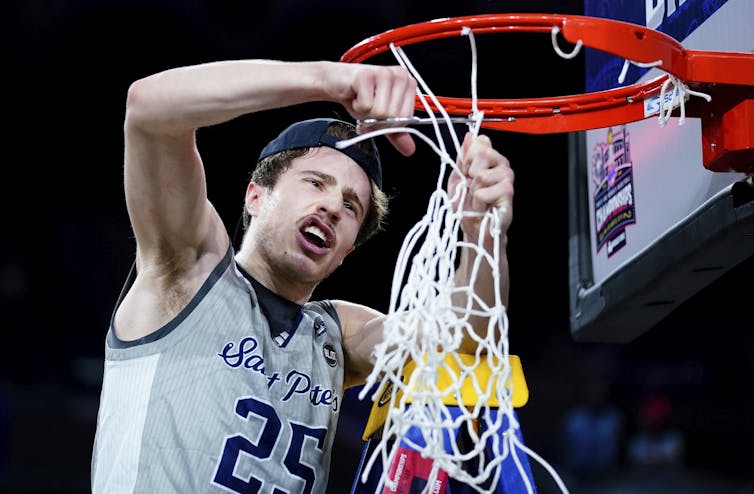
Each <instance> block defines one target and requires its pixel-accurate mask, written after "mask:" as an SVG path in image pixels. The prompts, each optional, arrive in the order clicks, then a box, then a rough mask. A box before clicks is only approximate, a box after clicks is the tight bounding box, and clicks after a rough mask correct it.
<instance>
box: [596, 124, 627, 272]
mask: <svg viewBox="0 0 754 494" xmlns="http://www.w3.org/2000/svg"><path fill="white" fill-rule="evenodd" d="M591 170H592V181H593V183H594V187H595V189H594V225H595V234H596V241H597V252H599V251H600V250H602V248H603V247H605V248H606V251H607V257H610V256H612V255H613V254H615V253H616V252H618V251H619V250H620V249H622V248H623V247H624V246H625V245H626V227H627V226H628V225H633V224H634V223H636V208H635V206H634V179H633V164H632V162H631V146H630V139H629V135H628V132H626V126H625V125H623V126H620V127H616V128H609V129H608V130H607V137H606V139H605V141H603V142H598V143H596V144H595V146H594V149H593V150H592V163H591Z"/></svg>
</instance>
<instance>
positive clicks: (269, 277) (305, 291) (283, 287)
mask: <svg viewBox="0 0 754 494" xmlns="http://www.w3.org/2000/svg"><path fill="white" fill-rule="evenodd" d="M235 260H236V262H237V263H238V264H239V265H240V266H241V267H242V268H243V269H244V271H246V272H247V273H249V274H250V275H251V276H252V277H253V278H254V279H255V280H257V281H258V282H259V283H260V284H262V285H263V286H264V287H265V288H267V289H268V290H270V291H271V292H273V293H275V294H277V295H279V296H280V297H282V298H284V299H286V300H289V301H291V302H293V303H296V304H298V305H304V304H305V303H306V302H308V301H309V299H310V298H311V296H312V293H313V292H314V289H315V288H316V286H317V285H316V283H315V284H312V283H307V282H302V281H301V280H300V279H294V278H293V277H287V276H285V274H284V273H283V272H282V271H283V270H280V269H275V268H274V267H273V266H271V265H270V263H269V262H268V260H266V259H265V258H264V256H262V255H260V254H259V251H258V250H256V249H254V248H253V246H252V244H251V242H247V241H246V239H244V242H243V243H242V245H241V249H240V250H239V251H238V252H237V253H236V257H235Z"/></svg>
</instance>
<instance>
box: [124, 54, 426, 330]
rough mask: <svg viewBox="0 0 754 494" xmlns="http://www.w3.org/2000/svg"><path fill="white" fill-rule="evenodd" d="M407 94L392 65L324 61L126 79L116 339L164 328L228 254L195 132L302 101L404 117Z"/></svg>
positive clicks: (253, 63) (191, 69)
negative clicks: (132, 248) (129, 232)
mask: <svg viewBox="0 0 754 494" xmlns="http://www.w3.org/2000/svg"><path fill="white" fill-rule="evenodd" d="M415 88H416V81H414V79H413V78H412V77H410V75H409V73H408V71H406V70H405V69H403V68H401V67H382V66H370V65H364V64H348V63H339V62H327V61H317V62H279V61H270V60H237V61H224V62H213V63H207V64H201V65H194V66H187V67H180V68H175V69H170V70H166V71H164V72H160V73H157V74H154V75H151V76H148V77H145V78H144V79H141V80H138V81H136V82H134V83H133V84H132V85H131V87H130V88H129V91H128V98H127V106H126V117H125V124H124V134H125V157H124V160H125V163H124V183H125V195H126V204H127V207H128V213H129V216H130V219H131V224H132V227H133V231H134V234H135V237H136V245H137V256H136V262H137V268H138V269H137V273H138V275H137V278H136V281H135V283H134V287H133V289H131V290H130V291H129V293H128V294H127V295H126V297H125V298H124V300H123V302H122V303H121V305H120V307H119V309H118V313H117V314H116V321H115V322H116V333H117V334H118V336H119V337H121V338H123V339H128V340H131V339H135V338H140V337H142V336H145V335H146V334H149V333H150V332H151V331H154V330H155V329H157V328H158V327H160V325H162V324H164V323H166V322H167V321H169V320H170V319H171V318H172V317H174V316H175V315H176V314H177V312H178V311H179V310H180V309H181V308H182V307H183V306H184V305H185V303H186V302H187V300H188V299H189V298H190V296H191V295H192V294H193V293H194V292H195V291H196V290H197V289H198V287H199V285H200V283H201V282H202V281H203V280H204V279H206V275H207V274H208V273H209V271H210V270H211V269H212V267H214V266H215V265H216V264H217V262H218V261H219V259H220V258H221V256H222V255H223V254H224V253H225V252H226V250H227V248H228V243H229V237H228V235H227V232H226V231H225V228H224V224H223V222H222V221H221V219H220V217H219V216H218V214H217V212H216V211H215V209H214V207H213V206H212V205H211V204H210V203H209V201H208V199H207V188H206V182H205V174H204V167H203V164H202V159H201V157H200V154H199V151H198V149H197V146H196V130H197V129H198V128H201V127H207V126H211V125H215V124H219V123H222V122H226V121H229V120H232V119H234V118H237V117H239V116H241V115H244V114H248V113H253V112H258V111H263V110H268V109H273V108H282V107H286V106H291V105H296V104H300V103H305V102H311V101H331V102H335V103H339V104H341V105H342V106H343V107H344V108H345V109H346V110H347V111H348V112H349V113H350V114H351V115H352V116H353V117H354V118H357V119H358V118H365V117H374V118H384V117H386V116H394V115H400V116H409V115H412V114H413V96H414V91H415ZM396 95H400V96H402V97H396ZM391 141H392V143H393V145H394V146H395V147H396V148H397V149H398V150H399V151H400V152H402V153H404V154H407V155H408V154H411V153H412V152H413V151H414V142H413V140H412V139H411V137H410V136H409V135H408V134H403V135H396V136H394V137H391Z"/></svg>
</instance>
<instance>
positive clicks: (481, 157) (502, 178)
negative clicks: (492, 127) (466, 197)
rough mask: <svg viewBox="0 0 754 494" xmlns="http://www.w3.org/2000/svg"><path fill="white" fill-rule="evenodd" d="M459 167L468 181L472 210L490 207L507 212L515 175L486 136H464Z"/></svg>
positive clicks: (506, 160) (504, 158)
mask: <svg viewBox="0 0 754 494" xmlns="http://www.w3.org/2000/svg"><path fill="white" fill-rule="evenodd" d="M459 168H460V170H461V172H462V173H463V174H464V175H465V176H466V177H467V178H468V179H469V191H470V193H471V196H472V204H471V205H472V207H473V208H474V209H475V210H478V211H480V210H483V209H486V208H487V207H489V206H497V207H501V208H509V209H510V206H511V203H512V199H513V181H514V176H515V175H514V173H513V169H512V168H511V166H510V162H509V161H508V159H507V158H506V157H505V156H503V155H502V154H500V153H499V152H498V151H496V150H495V149H494V148H493V147H492V143H491V141H490V139H489V138H488V137H487V136H484V135H481V136H478V137H476V138H474V137H473V136H472V135H471V134H470V133H469V134H467V135H466V137H465V138H464V141H463V144H462V146H461V158H460V163H459Z"/></svg>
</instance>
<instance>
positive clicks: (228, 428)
mask: <svg viewBox="0 0 754 494" xmlns="http://www.w3.org/2000/svg"><path fill="white" fill-rule="evenodd" d="M296 322H297V323H298V324H296ZM277 336H278V338H277V339H276V338H274V337H273V335H272V334H271V332H270V327H269V324H268V321H267V319H266V318H265V316H264V313H263V311H262V309H261V307H260V303H259V297H258V295H257V293H256V292H255V290H254V288H253V285H252V284H251V283H250V281H249V280H248V279H246V278H245V277H244V275H243V274H242V273H241V272H240V271H239V269H238V268H237V266H236V263H235V262H234V260H233V250H232V248H229V249H228V252H227V254H226V255H225V257H224V258H223V260H222V261H221V262H220V263H219V264H218V266H217V267H216V268H215V269H214V270H213V272H212V273H211V275H210V276H209V278H208V279H207V280H206V282H205V283H204V284H203V286H202V287H201V289H200V290H199V292H198V293H197V295H196V296H195V297H194V298H193V300H191V302H190V303H189V304H188V306H187V307H186V308H185V309H184V310H183V311H182V312H181V313H180V314H179V315H178V316H177V317H176V318H175V319H174V320H173V321H171V322H170V323H169V324H167V325H166V326H164V327H163V328H161V329H160V330H158V331H157V332H156V333H153V334H152V335H150V336H148V337H147V338H144V339H142V340H138V341H135V342H122V341H119V340H117V338H116V337H115V335H114V332H113V328H112V324H111V325H110V329H109V331H108V335H107V338H106V345H105V372H104V382H103V387H102V393H101V397H100V409H99V415H98V419H97V433H96V437H95V442H94V451H93V457H92V490H93V492H94V493H96V494H99V493H107V494H118V493H136V492H138V493H173V492H180V493H200V492H201V493H205V492H250V493H261V494H284V493H285V494H293V493H322V492H324V491H325V488H326V485H327V478H328V472H329V467H330V455H331V448H332V443H333V439H334V437H335V430H336V425H337V420H338V415H339V412H340V406H341V399H342V389H343V350H342V344H341V342H342V339H341V332H340V322H339V320H338V319H337V315H336V314H335V310H334V308H333V307H332V305H331V304H329V303H327V302H315V303H307V304H306V305H304V306H303V308H302V309H301V311H300V314H299V317H298V320H297V321H295V322H294V325H293V327H291V328H289V331H288V334H287V336H286V334H283V337H281V336H280V335H277Z"/></svg>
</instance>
